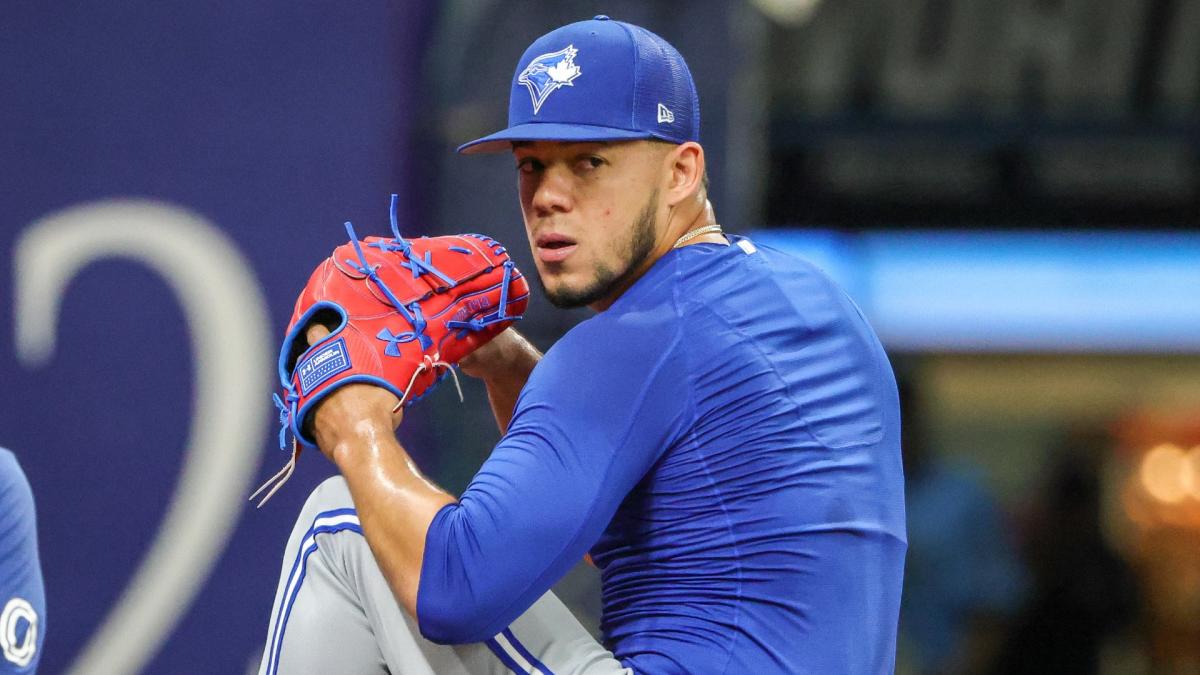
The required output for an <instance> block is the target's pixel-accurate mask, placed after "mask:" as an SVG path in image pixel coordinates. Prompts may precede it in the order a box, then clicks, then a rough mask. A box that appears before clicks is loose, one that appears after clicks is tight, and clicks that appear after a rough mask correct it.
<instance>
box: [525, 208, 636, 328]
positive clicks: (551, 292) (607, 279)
mask: <svg viewBox="0 0 1200 675" xmlns="http://www.w3.org/2000/svg"><path fill="white" fill-rule="evenodd" d="M657 205H658V189H657V188H655V190H654V191H653V192H652V193H650V198H649V199H647V200H646V204H645V206H643V207H642V210H641V212H639V213H638V216H637V220H636V221H635V222H634V224H633V229H632V231H631V232H630V236H629V241H628V242H627V243H626V246H625V251H624V255H623V256H622V258H623V259H624V260H625V266H624V268H623V269H622V270H621V271H619V272H618V271H616V270H614V269H613V268H611V267H609V266H608V265H606V264H604V263H603V262H597V263H596V266H595V268H594V269H593V276H592V281H591V283H590V284H588V285H587V286H585V287H583V288H581V289H573V288H562V287H560V288H556V289H550V288H547V287H546V281H545V280H544V279H542V277H541V275H540V274H539V275H538V284H539V285H540V286H541V287H542V294H543V295H545V296H546V299H547V300H549V301H550V304H552V305H554V306H555V307H558V308H559V309H575V308H576V307H586V306H588V305H590V304H592V303H594V302H596V301H597V300H602V299H604V298H606V297H608V296H609V294H611V293H612V292H613V290H614V289H616V288H620V287H622V286H623V285H625V283H626V282H628V281H629V280H630V278H631V277H632V276H633V275H634V274H637V272H638V270H639V269H641V267H642V264H643V263H645V262H646V259H647V258H649V257H650V253H651V252H652V251H653V250H654V211H655V208H656V207H657Z"/></svg>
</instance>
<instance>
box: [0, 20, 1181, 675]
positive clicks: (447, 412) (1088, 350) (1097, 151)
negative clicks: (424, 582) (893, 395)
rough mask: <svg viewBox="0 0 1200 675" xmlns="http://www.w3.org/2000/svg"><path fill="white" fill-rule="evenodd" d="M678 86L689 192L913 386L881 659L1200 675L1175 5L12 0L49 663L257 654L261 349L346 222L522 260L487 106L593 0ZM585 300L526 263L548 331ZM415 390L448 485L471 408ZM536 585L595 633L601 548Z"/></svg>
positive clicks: (16, 316) (14, 402)
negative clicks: (573, 302) (668, 50)
mask: <svg viewBox="0 0 1200 675" xmlns="http://www.w3.org/2000/svg"><path fill="white" fill-rule="evenodd" d="M599 13H604V14H609V15H611V16H613V17H614V18H618V19H622V20H627V21H631V22H634V23H638V24H641V25H644V26H646V27H648V28H650V29H651V30H654V31H655V32H657V33H659V34H661V35H663V36H664V37H666V38H667V39H668V40H669V41H671V42H672V43H674V44H675V45H676V46H677V47H678V48H679V49H680V51H681V52H682V53H683V54H684V55H685V57H686V58H687V59H688V61H689V64H690V66H691V70H692V72H693V74H694V76H695V78H696V80H697V84H698V87H699V90H700V97H701V110H702V115H703V126H702V135H703V142H704V145H705V148H706V151H707V155H708V161H709V170H710V174H711V177H712V184H713V188H712V195H711V196H712V200H713V203H714V205H715V207H716V211H717V215H718V218H719V220H720V222H721V223H722V224H723V225H725V227H726V228H727V229H728V230H730V231H733V232H737V233H739V234H747V235H749V236H751V237H752V238H754V239H755V240H756V241H758V242H760V243H763V244H768V245H772V246H776V247H779V248H783V249H785V250H789V251H793V252H795V253H796V254H797V255H801V256H805V257H808V258H809V259H811V260H813V261H815V262H817V263H818V264H819V265H821V266H822V267H824V268H825V269H826V270H828V271H829V272H830V273H831V274H832V275H834V276H835V277H836V278H837V279H838V280H839V281H840V282H841V283H842V284H843V285H844V286H845V287H846V288H848V289H849V291H850V293H851V295H852V296H853V297H854V298H855V300H856V301H857V302H858V303H859V305H860V306H861V307H862V309H863V311H864V312H865V313H866V314H867V316H868V317H869V318H870V320H871V321H872V323H873V325H874V326H875V327H876V329H877V330H878V332H879V333H880V336H881V337H882V338H883V340H884V342H885V344H886V346H887V347H888V349H889V353H890V355H891V357H892V360H893V365H894V367H895V369H896V372H897V375H898V378H899V380H900V382H901V394H902V402H903V405H904V407H905V418H904V420H905V453H906V457H905V459H906V474H907V489H908V518H909V544H910V549H909V557H908V561H907V568H906V586H905V591H904V604H903V612H902V617H901V623H900V629H901V645H900V650H899V652H900V653H899V663H898V672H902V673H1196V672H1200V231H1198V226H1200V40H1197V34H1198V32H1200V0H1014V1H1012V2H1004V3H996V2H989V1H987V0H837V1H836V2H834V1H833V0H826V1H824V2H822V1H820V0H755V1H753V2H751V1H748V0H747V1H738V0H728V1H726V0H691V1H689V2H678V1H668V0H657V1H653V0H639V1H634V0H611V1H609V2H590V1H583V0H565V1H560V2H554V3H547V2H534V1H529V0H510V1H508V2H497V1H489V0H446V1H444V2H434V1H432V0H427V1H422V0H410V1H407V2H390V3H383V2H361V3H352V4H347V3H333V2H324V1H318V2H308V3H283V2H256V3H240V2H232V1H229V0H218V1H216V2H210V3H191V4H180V3H138V2H130V1H129V0H114V1H112V2H107V3H53V4H46V3H11V4H10V5H8V6H6V8H5V12H4V18H3V19H2V20H0V92H2V94H0V100H2V101H3V105H0V129H2V130H3V131H2V132H0V316H3V317H4V319H5V321H4V323H5V325H6V326H7V327H8V328H6V329H5V330H0V384H2V385H3V386H2V387H0V392H2V393H0V396H2V397H3V399H2V401H0V445H3V446H6V447H8V448H10V449H12V450H13V451H14V452H15V454H16V455H17V457H18V458H19V460H20V461H21V463H22V464H23V466H24V468H25V470H26V473H27V474H28V476H29V479H30V481H31V483H32V485H33V489H34V494H35V498H36V500H37V507H38V512H39V533H40V537H41V551H42V562H43V567H44V571H45V580H46V590H47V601H48V617H47V621H46V625H45V629H46V631H47V637H46V642H45V647H44V656H43V658H42V666H43V672H48V673H58V672H79V673H135V672H145V673H195V672H206V673H207V672H213V673H217V672H221V673H226V672H228V673H236V672H245V671H248V670H252V669H256V667H257V662H258V658H259V653H260V650H261V648H262V643H263V641H264V640H265V637H266V635H265V632H266V625H267V621H268V615H269V612H270V606H271V600H272V597H273V594H274V589H275V584H276V581H277V576H278V574H279V567H280V564H281V557H282V550H283V546H284V543H285V541H286V539H287V535H288V533H289V531H290V529H291V526H292V522H293V519H294V517H295V515H296V513H297V512H298V510H299V508H300V505H301V504H302V503H303V501H304V499H305V498H306V496H307V493H308V491H309V490H310V489H311V488H312V487H313V486H315V485H316V484H317V483H318V482H319V481H320V480H322V479H323V478H324V477H326V476H328V475H330V474H331V473H332V466H331V465H330V464H329V463H328V462H326V461H325V460H324V459H323V458H321V457H319V456H315V454H314V455H311V456H310V455H305V456H304V457H303V458H302V460H301V462H300V468H299V470H298V472H297V476H296V477H295V478H293V480H292V482H291V483H290V484H288V485H287V486H286V487H285V488H284V489H283V491H282V492H281V493H280V494H279V495H277V496H276V497H275V498H274V499H273V500H272V501H271V502H270V503H269V504H268V505H267V506H266V507H264V508H263V509H261V510H255V509H254V508H253V507H252V506H251V505H250V504H249V503H248V502H247V501H246V500H245V497H246V496H247V495H248V494H249V492H250V490H251V489H252V488H253V487H254V486H255V485H257V484H258V483H260V482H262V481H263V480H265V478H266V477H267V476H269V475H270V474H271V473H273V472H274V471H275V470H276V468H277V467H278V466H279V465H282V464H283V462H284V460H285V457H284V453H281V452H280V451H278V450H277V449H276V447H275V446H276V445H277V440H276V426H275V412H274V409H273V407H272V406H271V404H270V402H269V394H270V392H271V390H272V388H273V387H274V386H276V385H275V380H276V379H277V376H276V375H275V366H274V360H275V357H276V348H277V347H276V344H277V342H278V340H279V339H280V337H281V336H282V333H283V330H284V328H285V326H286V322H287V320H288V318H289V316H290V313H291V309H292V303H293V301H294V297H295V294H296V292H297V291H298V289H299V288H300V286H301V285H302V284H303V282H304V281H305V279H306V278H307V276H308V274H309V272H310V271H311V269H312V267H313V266H314V265H315V264H316V263H317V262H318V261H319V260H320V259H321V258H322V257H324V256H325V255H327V253H328V251H329V250H331V249H332V248H333V247H334V246H335V245H337V244H339V243H341V242H342V241H343V239H344V230H343V229H342V227H341V223H342V222H343V221H344V220H347V219H350V220H353V221H354V223H355V225H356V226H357V228H358V232H359V233H360V234H361V235H366V234H381V233H384V232H386V231H387V203H388V195H389V193H391V192H398V193H399V194H400V195H401V222H402V223H403V225H402V227H403V229H404V231H405V232H406V234H412V235H418V234H444V233H453V232H462V231H477V232H484V233H488V234H492V235H494V236H496V237H497V238H499V239H501V240H502V241H505V242H508V243H509V244H510V246H509V248H510V250H512V251H513V252H514V254H515V257H516V259H517V261H518V264H521V265H522V266H523V267H524V268H525V269H527V270H532V269H533V266H532V263H531V258H530V255H529V253H528V250H527V247H526V246H525V245H524V232H523V227H522V224H521V217H520V211H519V208H518V205H517V200H516V192H515V174H514V169H513V165H512V161H511V158H509V157H507V156H504V155H500V156H489V157H460V156H457V155H455V154H454V153H453V149H454V148H455V147H456V145H458V144H459V143H462V142H464V141H466V140H469V139H472V138H474V137H477V136H479V135H482V134H484V133H488V132H490V131H493V130H495V129H498V128H500V127H502V126H503V125H504V123H505V115H506V106H507V93H508V88H509V85H510V81H511V78H512V71H513V66H514V65H515V63H516V59H517V58H518V57H519V56H520V54H521V52H522V51H523V50H524V48H525V47H526V45H527V44H528V43H529V42H530V41H532V40H533V39H534V38H535V37H537V36H538V35H541V34H542V33H544V32H546V31H548V30H550V29H552V28H554V27H556V26H558V25H560V24H563V23H567V22H570V21H574V20H579V19H583V18H588V17H590V16H592V15H594V14H599ZM586 316H587V312H586V311H580V312H564V311H559V310H555V309H553V308H552V307H550V306H549V305H548V304H547V303H545V302H544V301H543V300H542V299H541V298H540V297H538V298H535V300H534V302H533V303H532V304H531V307H530V310H529V312H528V315H527V318H526V320H525V321H524V322H523V324H522V330H523V331H524V332H526V333H527V334H528V335H529V336H530V337H531V339H532V340H533V341H534V342H535V343H536V344H538V345H539V346H540V347H542V348H543V349H544V348H547V347H549V346H550V345H551V344H553V343H554V341H555V340H556V339H557V338H558V337H559V336H561V335H562V334H563V333H564V332H565V331H566V330H568V329H569V328H570V327H571V326H572V325H574V324H575V323H576V322H578V321H580V320H582V319H583V318H586ZM464 384H465V385H466V386H465V389H466V396H467V399H466V403H465V404H459V403H458V400H457V397H456V396H455V395H454V393H453V388H452V387H444V388H443V389H441V390H439V391H438V392H437V393H436V394H435V395H434V396H433V397H432V398H430V399H428V400H427V401H426V402H423V403H422V404H421V406H419V408H417V409H414V410H413V411H412V412H411V413H410V414H409V416H408V417H407V418H406V420H405V423H404V427H403V429H402V431H401V433H402V437H403V439H404V440H405V442H406V444H407V446H408V447H409V448H410V449H411V450H412V451H413V453H414V454H415V455H416V456H417V457H418V459H419V462H420V464H421V465H422V467H423V468H424V469H425V470H426V471H427V472H428V473H430V474H431V475H432V476H433V477H435V478H436V479H437V480H439V481H440V482H441V483H442V484H443V485H445V486H447V487H448V488H450V489H454V490H458V489H461V488H462V487H463V486H465V485H466V483H467V481H468V480H469V479H470V477H471V475H472V474H473V472H474V471H475V470H476V468H477V467H478V465H479V463H480V462H481V461H482V460H483V458H484V457H485V456H486V454H487V452H488V451H489V449H490V448H491V446H492V444H493V443H494V442H495V441H496V439H497V438H498V434H497V432H496V430H495V425H494V422H493V421H492V419H491V417H490V413H489V412H488V410H487V403H486V395H485V393H484V391H483V389H482V388H481V387H480V386H478V385H477V384H476V383H474V382H469V383H468V382H464ZM558 590H559V592H560V594H561V595H563V596H564V598H565V599H567V600H568V602H570V603H571V604H572V606H573V607H574V608H575V609H576V611H577V613H579V614H580V616H581V617H582V618H584V620H585V623H589V624H590V625H592V626H593V627H594V626H595V618H596V617H595V613H596V611H597V610H598V606H599V603H598V597H597V595H596V593H597V580H596V578H595V575H594V573H592V572H591V571H590V570H588V569H587V568H583V567H581V568H579V569H577V570H575V571H573V572H572V573H571V574H570V575H569V576H568V577H567V578H566V579H564V581H563V582H562V583H561V584H560V585H559V587H558Z"/></svg>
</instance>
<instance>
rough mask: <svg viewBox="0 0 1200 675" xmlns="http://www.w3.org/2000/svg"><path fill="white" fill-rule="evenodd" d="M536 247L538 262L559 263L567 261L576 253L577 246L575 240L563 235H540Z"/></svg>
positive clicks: (535, 243)
mask: <svg viewBox="0 0 1200 675" xmlns="http://www.w3.org/2000/svg"><path fill="white" fill-rule="evenodd" d="M534 246H535V247H536V248H537V257H538V260H540V261H542V262H544V263H557V262H562V261H564V260H566V259H567V256H569V255H571V254H572V253H574V251H575V248H576V246H577V244H576V243H575V240H574V239H571V238H570V237H564V236H563V235H561V234H541V235H538V238H537V240H536V241H534Z"/></svg>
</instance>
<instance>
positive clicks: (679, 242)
mask: <svg viewBox="0 0 1200 675" xmlns="http://www.w3.org/2000/svg"><path fill="white" fill-rule="evenodd" d="M720 233H721V226H720V225H705V226H704V227H697V228H696V229H694V230H692V231H691V232H687V233H685V234H684V235H683V236H682V237H680V238H678V239H676V240H675V245H674V246H672V247H671V248H679V247H680V246H683V245H684V244H686V243H687V242H689V241H691V240H693V239H695V238H696V237H702V236H704V235H706V234H720Z"/></svg>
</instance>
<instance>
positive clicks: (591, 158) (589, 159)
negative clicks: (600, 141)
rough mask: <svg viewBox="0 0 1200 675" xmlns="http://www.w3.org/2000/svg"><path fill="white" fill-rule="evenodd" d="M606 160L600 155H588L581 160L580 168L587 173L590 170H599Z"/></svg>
mask: <svg viewBox="0 0 1200 675" xmlns="http://www.w3.org/2000/svg"><path fill="white" fill-rule="evenodd" d="M604 163H605V162H604V158H603V157H600V156H598V155H588V156H586V157H581V158H580V159H579V168H580V169H581V170H584V171H587V170H590V169H598V168H600V167H601V166H602V165H603V164H604Z"/></svg>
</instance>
